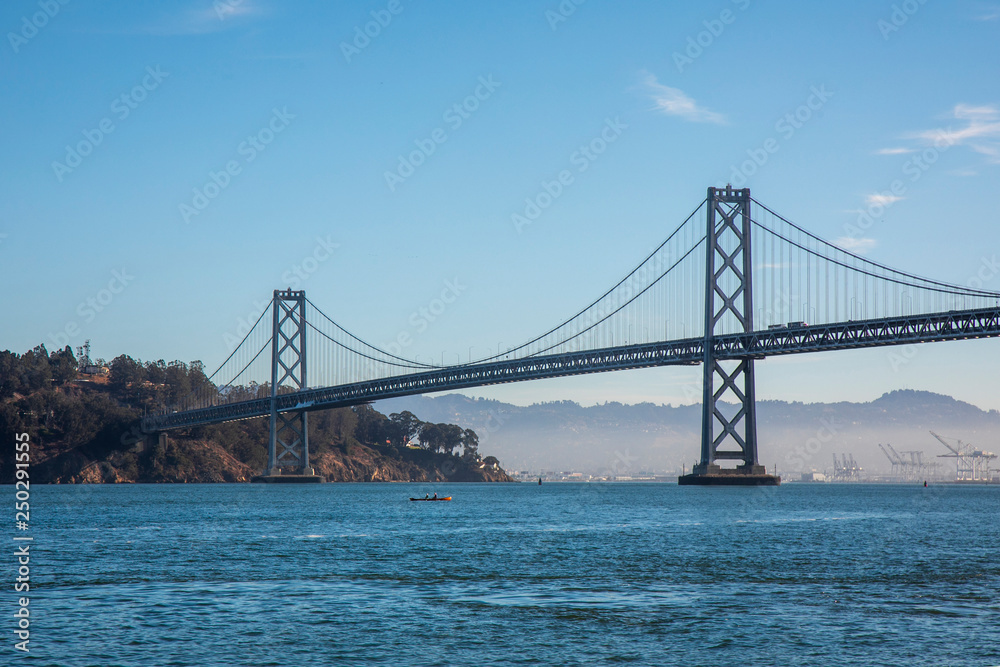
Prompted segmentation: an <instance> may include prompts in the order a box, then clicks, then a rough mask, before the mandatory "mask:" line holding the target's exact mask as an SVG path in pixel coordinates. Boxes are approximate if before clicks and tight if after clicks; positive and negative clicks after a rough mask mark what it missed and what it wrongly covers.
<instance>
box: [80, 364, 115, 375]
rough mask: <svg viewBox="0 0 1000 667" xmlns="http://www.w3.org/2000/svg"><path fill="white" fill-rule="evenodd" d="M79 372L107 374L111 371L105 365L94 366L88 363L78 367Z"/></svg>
mask: <svg viewBox="0 0 1000 667" xmlns="http://www.w3.org/2000/svg"><path fill="white" fill-rule="evenodd" d="M80 372H81V373H83V374H84V375H107V374H108V373H109V372H111V369H109V368H108V367H107V366H95V365H93V364H88V365H87V366H83V367H82V368H80Z"/></svg>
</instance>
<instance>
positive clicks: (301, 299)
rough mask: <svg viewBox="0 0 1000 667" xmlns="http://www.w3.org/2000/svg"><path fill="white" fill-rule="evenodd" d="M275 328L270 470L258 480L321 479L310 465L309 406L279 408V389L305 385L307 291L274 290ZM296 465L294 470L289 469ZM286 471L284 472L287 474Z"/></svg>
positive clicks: (272, 360) (294, 480) (268, 458)
mask: <svg viewBox="0 0 1000 667" xmlns="http://www.w3.org/2000/svg"><path fill="white" fill-rule="evenodd" d="M271 317H272V328H271V332H272V333H271V432H270V438H269V440H268V446H267V470H266V471H265V472H264V474H263V475H262V476H260V477H257V478H255V481H262V482H285V481H287V482H320V481H322V478H321V477H319V476H317V475H316V474H315V471H314V470H313V469H312V468H311V467H310V466H309V418H308V413H307V412H306V411H305V410H296V411H291V412H279V411H278V409H277V398H278V395H279V393H284V392H283V391H282V390H283V389H284V391H288V390H289V389H290V390H292V391H298V390H300V389H305V388H306V386H307V384H306V293H305V291H304V290H298V291H295V290H291V289H288V290H274V298H273V300H272V311H271ZM287 468H292V470H293V472H292V474H288V473H287V472H285V470H286V469H287ZM283 473H284V474H283Z"/></svg>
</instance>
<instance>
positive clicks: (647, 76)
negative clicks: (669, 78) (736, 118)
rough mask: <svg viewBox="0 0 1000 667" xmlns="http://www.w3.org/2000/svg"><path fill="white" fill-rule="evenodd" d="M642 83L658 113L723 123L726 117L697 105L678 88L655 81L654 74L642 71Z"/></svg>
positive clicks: (697, 121)
mask: <svg viewBox="0 0 1000 667" xmlns="http://www.w3.org/2000/svg"><path fill="white" fill-rule="evenodd" d="M640 75H641V76H642V85H643V87H644V88H645V89H646V92H647V93H648V94H649V96H650V97H651V98H652V99H653V102H654V103H655V104H656V109H657V110H658V111H660V113H664V114H666V115H668V116H679V117H680V118H683V119H685V120H689V121H692V122H694V123H715V124H717V125H725V123H726V117H725V116H724V115H722V114H720V113H717V112H715V111H711V110H709V109H706V108H705V107H702V106H699V105H698V103H697V102H695V101H694V99H692V98H690V97H688V96H687V94H685V93H684V91H683V90H681V89H680V88H671V87H670V86H664V85H663V84H662V83H660V82H659V81H657V79H656V76H655V75H653V74H651V73H649V72H646V71H643V72H641V73H640Z"/></svg>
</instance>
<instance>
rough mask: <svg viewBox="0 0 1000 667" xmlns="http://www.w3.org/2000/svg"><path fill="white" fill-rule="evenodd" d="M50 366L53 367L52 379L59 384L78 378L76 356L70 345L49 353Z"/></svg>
mask: <svg viewBox="0 0 1000 667" xmlns="http://www.w3.org/2000/svg"><path fill="white" fill-rule="evenodd" d="M49 366H50V367H51V368H52V379H54V380H55V381H56V382H58V383H59V384H63V383H64V382H69V381H71V380H75V379H76V370H77V363H76V357H74V356H73V350H72V349H71V348H70V346H69V345H67V346H66V347H64V348H63V349H62V350H59V351H56V352H53V353H52V354H50V355H49Z"/></svg>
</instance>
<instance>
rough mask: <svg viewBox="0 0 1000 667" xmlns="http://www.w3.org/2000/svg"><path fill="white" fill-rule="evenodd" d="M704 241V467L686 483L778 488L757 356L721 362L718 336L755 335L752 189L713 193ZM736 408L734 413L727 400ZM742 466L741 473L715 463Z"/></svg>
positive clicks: (700, 465)
mask: <svg viewBox="0 0 1000 667" xmlns="http://www.w3.org/2000/svg"><path fill="white" fill-rule="evenodd" d="M707 204H708V206H707V230H706V236H705V245H706V254H707V256H706V263H705V350H704V357H703V358H702V367H703V372H704V376H703V378H704V379H703V398H702V422H701V461H700V462H699V463H698V464H697V465H696V466H695V467H694V468H693V470H692V472H691V474H689V475H683V476H681V477H680V478H679V479H678V483H679V484H701V485H751V486H761V485H763V486H772V485H777V484H779V483H780V481H781V478H779V477H776V476H773V475H768V474H767V472H766V470H765V468H764V466H762V465H760V464H759V463H758V461H757V407H756V400H755V396H754V369H753V363H754V359H753V357H749V356H748V357H745V358H743V359H740V360H739V361H735V362H733V361H727V362H722V361H719V360H718V359H716V358H715V356H714V338H715V335H716V333H717V331H718V330H719V329H724V328H726V327H728V328H730V329H734V330H729V331H718V333H749V332H752V331H753V330H754V329H753V260H752V257H753V255H752V253H751V246H750V240H751V226H752V222H751V218H750V189H749V188H744V189H742V190H733V188H732V186H728V185H727V186H726V188H725V189H721V188H709V189H708V200H707ZM725 399H728V402H734V403H736V405H737V410H736V411H735V413H730V412H727V410H726V409H725V408H724V407H723V405H722V403H723V400H725ZM719 460H735V461H739V462H740V464H739V465H738V466H737V467H736V468H723V467H722V466H720V465H719V464H718V463H716V461H719Z"/></svg>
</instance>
